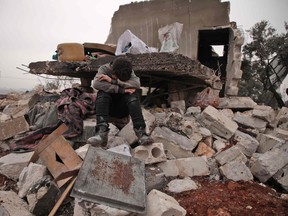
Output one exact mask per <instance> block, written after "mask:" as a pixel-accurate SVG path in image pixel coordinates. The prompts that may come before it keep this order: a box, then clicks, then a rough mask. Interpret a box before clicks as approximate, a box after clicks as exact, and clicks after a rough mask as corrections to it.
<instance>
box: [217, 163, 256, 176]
mask: <svg viewBox="0 0 288 216" xmlns="http://www.w3.org/2000/svg"><path fill="white" fill-rule="evenodd" d="M219 170H220V172H221V174H222V175H223V176H225V177H226V178H227V179H230V180H233V181H251V180H253V175H252V173H251V171H250V169H249V168H248V167H247V166H246V165H245V163H243V162H242V161H231V162H229V163H226V164H225V165H223V166H221V167H220V168H219Z"/></svg>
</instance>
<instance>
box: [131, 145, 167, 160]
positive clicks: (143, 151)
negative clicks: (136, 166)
mask: <svg viewBox="0 0 288 216" xmlns="http://www.w3.org/2000/svg"><path fill="white" fill-rule="evenodd" d="M133 156H134V157H135V158H138V159H139V160H143V161H145V164H154V163H159V162H163V161H166V160H167V158H166V155H165V152H164V148H163V144H162V143H153V144H151V145H146V146H143V145H141V146H137V147H136V148H135V149H134V153H133Z"/></svg>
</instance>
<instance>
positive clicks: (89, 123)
mask: <svg viewBox="0 0 288 216" xmlns="http://www.w3.org/2000/svg"><path fill="white" fill-rule="evenodd" d="M95 126H96V121H95V120H94V119H93V120H92V119H86V120H84V121H83V132H82V134H80V135H79V136H76V137H73V138H70V139H69V140H71V141H73V142H80V143H86V142H87V140H88V139H89V138H90V137H92V136H95Z"/></svg>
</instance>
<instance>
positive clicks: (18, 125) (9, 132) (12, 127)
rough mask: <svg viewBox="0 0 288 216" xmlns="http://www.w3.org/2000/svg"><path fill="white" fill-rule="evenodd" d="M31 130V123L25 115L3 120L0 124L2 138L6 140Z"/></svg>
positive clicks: (0, 138)
mask: <svg viewBox="0 0 288 216" xmlns="http://www.w3.org/2000/svg"><path fill="white" fill-rule="evenodd" d="M26 131H29V125H28V123H27V121H26V120H25V118H24V116H21V117H19V118H16V119H11V120H9V121H6V122H3V123H1V125H0V140H6V139H8V138H11V137H13V136H15V135H17V134H20V133H23V132H26Z"/></svg>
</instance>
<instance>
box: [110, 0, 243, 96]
mask: <svg viewBox="0 0 288 216" xmlns="http://www.w3.org/2000/svg"><path fill="white" fill-rule="evenodd" d="M229 12H230V2H221V1H220V0H202V1H199V0H152V1H144V2H138V3H133V2H132V3H131V4H127V5H123V6H120V8H119V10H118V11H116V12H115V13H114V16H113V18H112V21H111V29H110V34H109V35H108V38H107V40H106V42H105V43H107V44H117V40H118V38H119V37H120V36H121V35H122V34H123V32H125V31H126V30H127V29H129V30H130V31H131V32H132V33H133V34H135V35H136V36H137V37H138V38H140V39H141V40H142V41H143V42H144V43H146V44H147V46H149V47H156V48H158V49H159V50H160V48H161V41H160V40H159V35H158V30H159V29H160V28H162V27H164V26H166V25H170V24H172V23H175V22H178V23H181V24H183V30H182V34H181V38H180V40H179V41H178V45H179V50H177V53H180V54H183V55H185V56H187V57H189V58H191V59H193V60H197V59H198V60H199V61H200V62H201V63H202V64H204V65H205V66H208V67H210V68H212V69H214V70H215V71H216V73H217V75H218V76H219V77H221V80H222V81H223V82H225V87H224V88H223V91H222V92H221V96H236V95H238V91H239V88H238V86H239V81H240V79H241V77H242V71H241V70H240V67H241V46H242V44H243V36H242V34H241V31H240V30H239V29H237V26H236V23H232V24H230V19H229ZM213 45H216V46H217V45H218V46H219V45H222V46H223V56H217V57H216V58H215V57H214V56H212V55H210V56H208V57H207V56H206V57H205V58H204V59H203V58H202V57H203V56H200V55H202V54H203V52H204V51H205V49H206V48H211V47H212V46H213ZM203 50H204V51H203ZM210 51H211V49H210ZM211 53H212V52H211ZM205 54H206V55H207V53H205Z"/></svg>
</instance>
